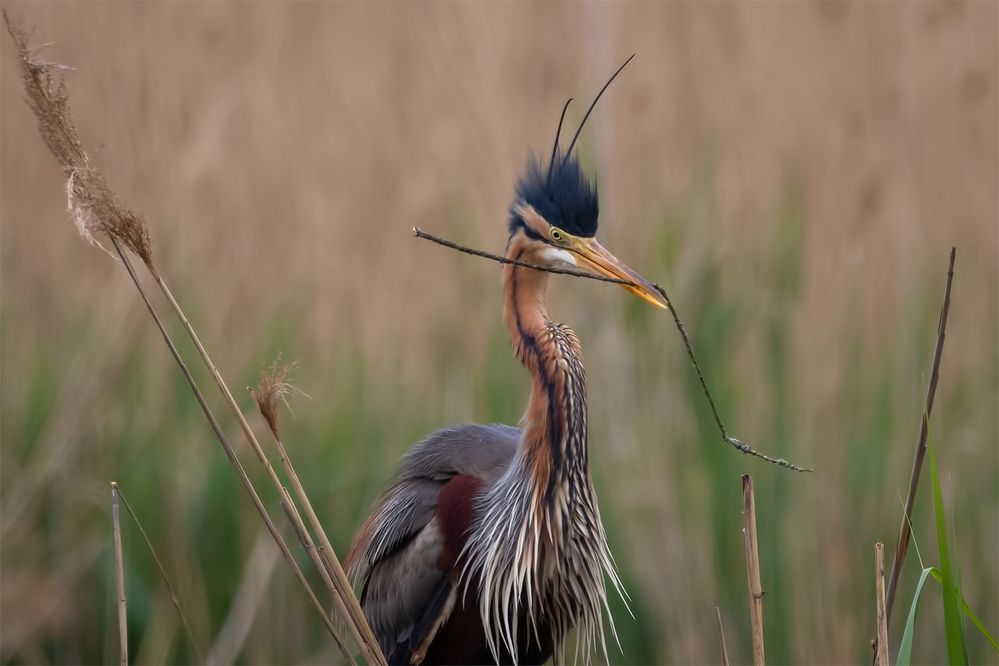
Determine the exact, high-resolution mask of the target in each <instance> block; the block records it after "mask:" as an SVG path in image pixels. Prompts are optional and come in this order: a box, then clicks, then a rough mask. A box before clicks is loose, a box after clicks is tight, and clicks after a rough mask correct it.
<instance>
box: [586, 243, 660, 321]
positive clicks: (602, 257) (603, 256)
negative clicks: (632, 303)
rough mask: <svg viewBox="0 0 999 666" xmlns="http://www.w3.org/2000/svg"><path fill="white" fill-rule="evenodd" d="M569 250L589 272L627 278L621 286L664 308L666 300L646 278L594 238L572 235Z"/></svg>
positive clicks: (621, 278)
mask: <svg viewBox="0 0 999 666" xmlns="http://www.w3.org/2000/svg"><path fill="white" fill-rule="evenodd" d="M569 250H570V251H572V252H573V254H575V255H576V256H577V257H579V258H580V259H581V261H579V262H578V263H579V265H580V266H582V267H583V268H585V269H587V270H588V271H590V272H591V273H595V274H597V275H603V276H606V277H612V278H617V279H618V280H627V281H628V283H629V284H622V285H621V286H622V287H624V288H625V289H627V290H628V291H630V292H631V293H633V294H634V295H635V296H638V297H639V298H641V299H642V300H643V301H647V302H649V303H651V304H652V305H655V306H656V307H660V308H662V309H664V310H665V309H666V308H667V305H666V300H665V299H664V298H663V297H662V295H661V294H660V293H659V292H658V291H656V288H655V287H653V286H652V284H651V283H650V282H649V281H648V280H646V279H645V278H643V277H642V276H641V275H639V274H638V273H636V272H635V271H633V270H631V269H630V268H628V266H627V265H625V263H624V262H623V261H621V260H620V259H618V258H617V257H615V256H614V255H613V254H611V253H610V252H608V251H607V250H606V249H605V248H604V246H603V245H601V244H600V243H598V242H597V241H596V239H593V238H580V237H578V236H577V237H574V238H572V245H571V247H569Z"/></svg>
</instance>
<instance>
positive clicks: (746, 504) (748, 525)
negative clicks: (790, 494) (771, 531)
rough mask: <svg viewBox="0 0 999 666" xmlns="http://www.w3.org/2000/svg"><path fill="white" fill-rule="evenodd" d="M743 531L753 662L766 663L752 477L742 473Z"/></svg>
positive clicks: (761, 588)
mask: <svg viewBox="0 0 999 666" xmlns="http://www.w3.org/2000/svg"><path fill="white" fill-rule="evenodd" d="M742 498H743V520H744V521H745V524H744V526H743V533H744V534H745V536H746V573H747V577H748V579H749V620H750V625H751V627H752V631H753V664H754V666H763V664H765V663H766V658H765V656H764V649H763V584H762V583H761V582H760V553H759V550H758V548H757V541H756V497H755V495H754V494H753V477H751V476H750V475H748V474H743V475H742Z"/></svg>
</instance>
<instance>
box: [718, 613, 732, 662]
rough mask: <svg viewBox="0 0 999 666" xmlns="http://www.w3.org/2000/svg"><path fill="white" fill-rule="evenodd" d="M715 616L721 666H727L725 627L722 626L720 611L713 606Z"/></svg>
mask: <svg viewBox="0 0 999 666" xmlns="http://www.w3.org/2000/svg"><path fill="white" fill-rule="evenodd" d="M715 615H716V616H717V617H718V640H719V642H720V643H721V658H722V666H729V660H728V648H727V647H725V627H723V626H722V619H721V609H720V608H718V606H715Z"/></svg>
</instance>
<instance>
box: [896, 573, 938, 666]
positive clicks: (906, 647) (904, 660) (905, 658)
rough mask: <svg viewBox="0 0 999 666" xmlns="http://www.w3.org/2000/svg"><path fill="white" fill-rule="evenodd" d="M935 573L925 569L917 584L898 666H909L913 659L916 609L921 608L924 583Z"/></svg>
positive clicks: (899, 651)
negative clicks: (920, 598)
mask: <svg viewBox="0 0 999 666" xmlns="http://www.w3.org/2000/svg"><path fill="white" fill-rule="evenodd" d="M932 571H933V569H932V568H926V569H923V573H922V574H920V576H919V582H918V583H917V584H916V594H915V595H914V596H913V597H912V606H910V607H909V618H908V619H907V620H906V621H905V631H903V632H902V642H901V643H899V646H898V658H897V660H896V662H895V663H896V664H897V666H909V662H910V661H911V659H912V636H913V632H914V630H915V625H916V608H917V607H918V606H919V595H920V594H921V593H922V592H923V583H925V582H926V577H927V576H929V575H930V573H931V572H932Z"/></svg>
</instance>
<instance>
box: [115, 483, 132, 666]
mask: <svg viewBox="0 0 999 666" xmlns="http://www.w3.org/2000/svg"><path fill="white" fill-rule="evenodd" d="M111 522H112V524H113V526H114V570H115V583H116V586H117V588H118V655H119V661H120V662H121V666H128V602H127V601H126V599H125V558H124V556H123V555H122V553H121V511H120V509H119V508H118V484H117V483H115V482H114V481H112V482H111Z"/></svg>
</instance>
